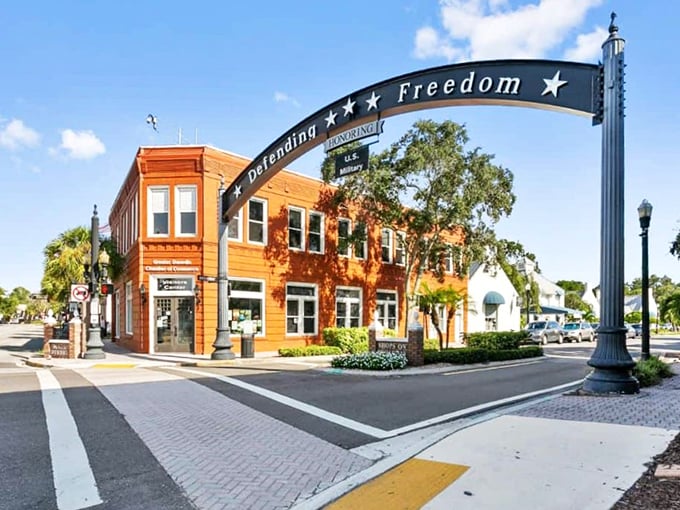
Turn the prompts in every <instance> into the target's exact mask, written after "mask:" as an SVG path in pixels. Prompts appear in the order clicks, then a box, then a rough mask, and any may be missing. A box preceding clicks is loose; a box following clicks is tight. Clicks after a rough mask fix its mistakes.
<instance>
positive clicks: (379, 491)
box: [325, 458, 469, 510]
mask: <svg viewBox="0 0 680 510" xmlns="http://www.w3.org/2000/svg"><path fill="white" fill-rule="evenodd" d="M468 469H469V466H464V465H460V464H451V463H448V462H439V461H432V460H426V459H420V458H413V459H409V460H407V461H406V462H403V463H402V464H399V465H398V466H396V467H394V468H392V469H390V470H389V471H386V472H385V473H383V474H381V475H379V476H377V477H376V478H374V479H372V480H371V481H369V482H367V483H365V484H363V485H361V486H359V487H357V488H356V489H354V490H352V491H351V492H348V493H347V494H345V495H343V496H341V497H340V498H339V499H337V500H335V501H334V502H333V503H331V504H330V505H328V506H326V507H325V508H326V509H327V510H345V509H347V510H351V509H355V508H361V509H362V510H382V509H383V508H422V507H423V506H424V505H426V504H427V503H428V502H430V501H431V500H432V499H434V498H435V497H437V496H438V495H439V494H440V493H441V492H442V491H444V490H445V489H446V488H448V487H449V486H450V485H451V484H453V483H454V482H455V481H456V480H458V479H459V478H460V477H461V476H463V475H464V474H465V472H466V471H467V470H468Z"/></svg>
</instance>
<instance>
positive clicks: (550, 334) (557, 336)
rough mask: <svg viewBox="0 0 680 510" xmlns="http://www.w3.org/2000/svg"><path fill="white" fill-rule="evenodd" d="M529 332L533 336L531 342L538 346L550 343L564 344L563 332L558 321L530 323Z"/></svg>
mask: <svg viewBox="0 0 680 510" xmlns="http://www.w3.org/2000/svg"><path fill="white" fill-rule="evenodd" d="M527 331H529V333H530V334H531V341H532V342H536V343H537V344H543V345H545V344H547V343H548V342H557V343H559V344H561V343H562V331H561V329H560V325H559V324H558V323H557V322H556V321H535V322H530V323H529V325H528V326H527Z"/></svg>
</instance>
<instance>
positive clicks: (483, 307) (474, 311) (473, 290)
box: [467, 263, 520, 333]
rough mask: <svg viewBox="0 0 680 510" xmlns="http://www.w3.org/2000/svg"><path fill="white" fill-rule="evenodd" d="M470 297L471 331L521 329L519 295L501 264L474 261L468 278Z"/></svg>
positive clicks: (469, 329)
mask: <svg viewBox="0 0 680 510" xmlns="http://www.w3.org/2000/svg"><path fill="white" fill-rule="evenodd" d="M468 298H469V300H468V310H467V325H468V327H467V330H468V332H469V333H474V332H478V331H518V330H519V329H520V322H519V321H520V300H519V295H518V294H517V291H516V290H515V287H514V286H513V285H512V282H511V281H510V279H509V278H508V275H507V274H505V271H503V269H502V268H501V267H500V266H497V265H487V264H484V263H474V264H472V266H471V267H470V274H469V279H468Z"/></svg>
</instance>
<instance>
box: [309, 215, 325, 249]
mask: <svg viewBox="0 0 680 510" xmlns="http://www.w3.org/2000/svg"><path fill="white" fill-rule="evenodd" d="M312 216H319V217H320V218H321V222H320V225H319V228H320V229H321V230H320V232H319V233H318V234H319V238H320V239H319V251H312V250H311V249H310V250H309V253H316V254H319V255H323V254H324V253H325V251H326V234H325V232H326V230H325V229H326V215H325V214H324V213H322V212H320V211H309V219H310V220H311V218H312ZM307 232H308V233H307V235H311V234H312V233H313V234H316V232H312V231H311V229H307ZM308 246H311V243H308Z"/></svg>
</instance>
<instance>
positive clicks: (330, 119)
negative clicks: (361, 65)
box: [324, 110, 338, 127]
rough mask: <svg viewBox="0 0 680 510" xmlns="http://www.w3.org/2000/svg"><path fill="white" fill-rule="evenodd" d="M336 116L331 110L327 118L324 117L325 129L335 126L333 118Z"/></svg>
mask: <svg viewBox="0 0 680 510" xmlns="http://www.w3.org/2000/svg"><path fill="white" fill-rule="evenodd" d="M337 116H338V114H337V113H335V112H334V111H333V110H331V111H330V112H328V117H324V120H325V121H326V127H330V126H335V117H337Z"/></svg>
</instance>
